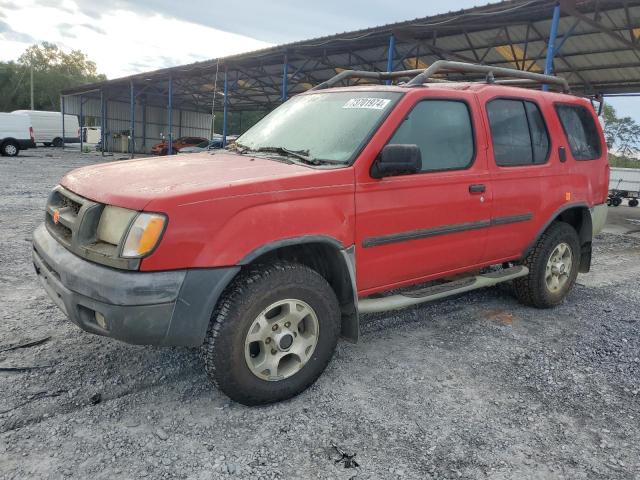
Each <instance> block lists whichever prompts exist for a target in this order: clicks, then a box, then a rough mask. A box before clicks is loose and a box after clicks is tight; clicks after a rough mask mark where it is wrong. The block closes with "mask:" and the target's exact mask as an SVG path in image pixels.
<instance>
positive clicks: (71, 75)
mask: <svg viewBox="0 0 640 480" xmlns="http://www.w3.org/2000/svg"><path fill="white" fill-rule="evenodd" d="M32 67H33V79H34V81H33V83H34V108H35V109H36V110H60V92H61V91H62V90H64V89H66V88H70V87H74V86H77V85H82V84H85V83H92V82H97V81H102V80H106V79H107V77H106V76H105V75H103V74H99V73H98V69H97V66H96V64H95V62H92V61H91V60H89V58H88V57H87V55H86V54H84V53H82V52H81V51H80V50H72V51H71V52H69V53H66V52H64V51H63V50H61V49H60V48H59V47H58V46H57V45H54V44H52V43H47V42H43V43H42V44H40V45H32V46H30V47H29V48H27V49H26V50H25V51H24V53H23V54H22V55H20V57H19V58H18V60H17V61H15V62H14V61H11V62H0V110H2V111H12V110H18V109H28V108H30V89H31V85H30V83H29V78H30V70H31V68H32Z"/></svg>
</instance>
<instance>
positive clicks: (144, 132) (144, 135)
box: [141, 98, 147, 153]
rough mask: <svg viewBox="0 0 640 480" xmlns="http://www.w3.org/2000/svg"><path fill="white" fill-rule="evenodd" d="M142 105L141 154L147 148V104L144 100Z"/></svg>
mask: <svg viewBox="0 0 640 480" xmlns="http://www.w3.org/2000/svg"><path fill="white" fill-rule="evenodd" d="M141 103H142V153H145V151H146V147H147V102H146V101H145V99H144V98H142V100H141Z"/></svg>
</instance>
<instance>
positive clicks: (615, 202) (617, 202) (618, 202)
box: [611, 197, 622, 207]
mask: <svg viewBox="0 0 640 480" xmlns="http://www.w3.org/2000/svg"><path fill="white" fill-rule="evenodd" d="M611 203H612V205H613V206H614V207H619V206H620V205H621V204H622V199H621V198H620V197H616V198H614V199H612V200H611Z"/></svg>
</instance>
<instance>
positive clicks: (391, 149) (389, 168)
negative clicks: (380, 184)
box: [371, 144, 422, 178]
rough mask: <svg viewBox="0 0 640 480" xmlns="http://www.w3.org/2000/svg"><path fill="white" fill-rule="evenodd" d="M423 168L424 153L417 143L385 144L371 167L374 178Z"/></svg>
mask: <svg viewBox="0 0 640 480" xmlns="http://www.w3.org/2000/svg"><path fill="white" fill-rule="evenodd" d="M420 170H422V153H421V152H420V147H418V146H417V145H401V144H391V145H385V146H384V148H383V149H382V151H381V152H380V155H378V157H377V158H376V160H375V162H374V163H373V166H372V167H371V176H372V177H373V178H383V177H393V176H396V175H407V174H411V173H418V172H419V171H420Z"/></svg>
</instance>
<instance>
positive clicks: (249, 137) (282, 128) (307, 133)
mask: <svg viewBox="0 0 640 480" xmlns="http://www.w3.org/2000/svg"><path fill="white" fill-rule="evenodd" d="M400 96H401V93H399V92H375V91H371V92H353V91H350V92H327V93H314V94H309V95H300V96H297V97H294V98H292V99H291V100H289V101H287V102H286V103H284V104H282V105H281V106H280V107H278V108H277V109H275V110H274V111H273V112H271V113H270V114H269V115H267V116H266V117H264V118H263V119H262V120H260V121H259V122H258V123H257V124H256V125H254V126H253V127H252V128H250V129H249V130H248V131H247V132H246V133H245V134H244V135H242V136H241V137H240V138H238V140H237V141H236V145H237V146H238V147H240V148H242V149H246V150H249V151H272V152H276V153H277V151H279V152H281V153H282V152H285V153H286V152H295V153H296V154H298V155H304V157H306V158H308V159H312V160H314V161H315V162H323V161H325V162H330V163H344V164H347V163H349V162H350V161H351V160H352V159H353V157H354V156H355V155H356V154H357V153H358V151H359V147H360V146H361V145H362V144H363V143H364V142H365V141H367V139H368V138H369V136H370V135H371V134H372V133H373V130H374V128H376V127H377V126H378V125H379V123H380V122H381V121H382V120H383V119H384V118H385V116H386V115H387V113H388V112H389V111H390V110H391V108H392V107H393V105H394V104H395V103H396V101H397V100H398V98H400ZM304 157H303V158H304Z"/></svg>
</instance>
